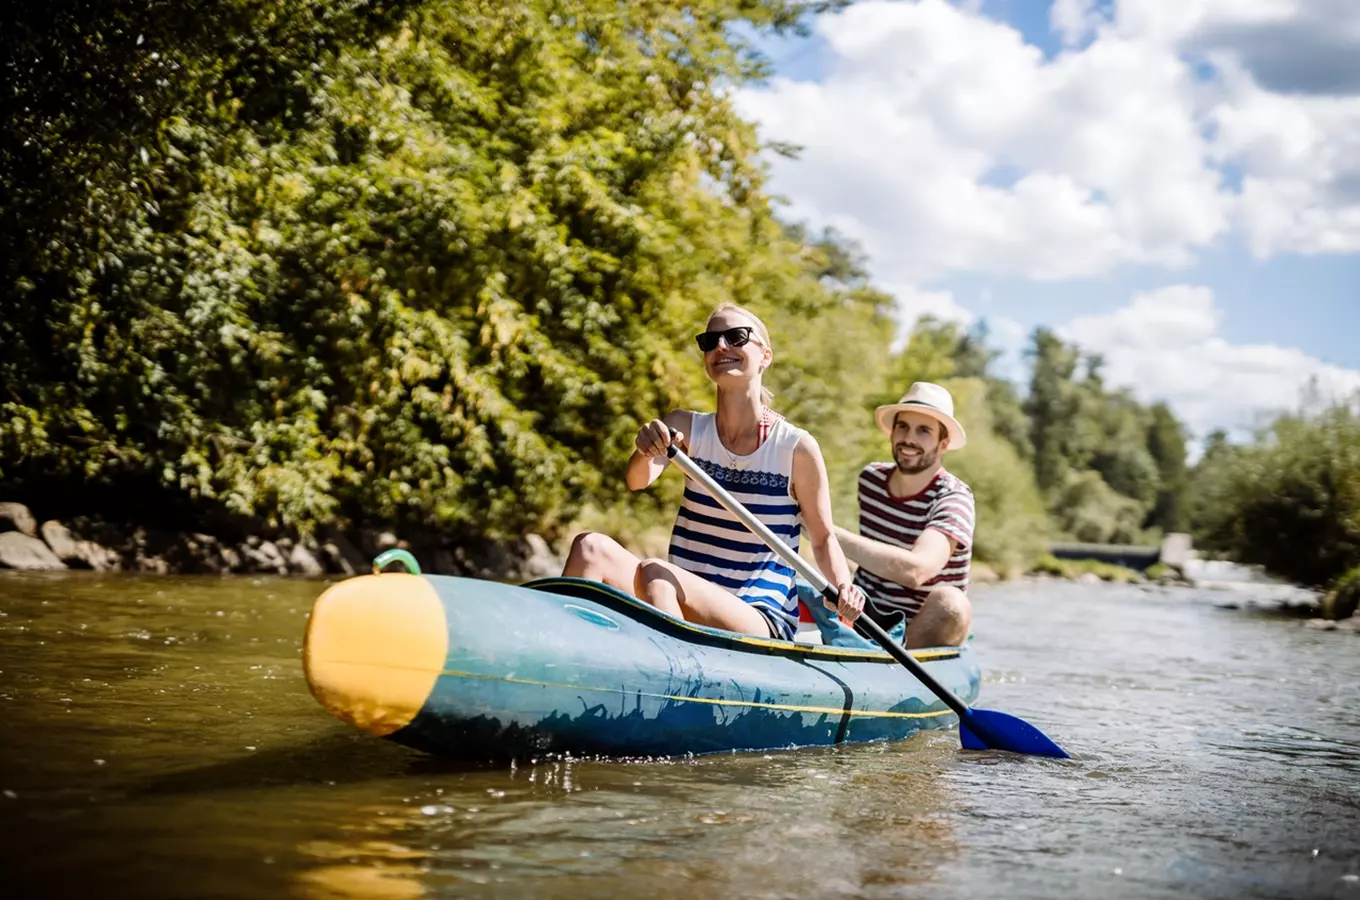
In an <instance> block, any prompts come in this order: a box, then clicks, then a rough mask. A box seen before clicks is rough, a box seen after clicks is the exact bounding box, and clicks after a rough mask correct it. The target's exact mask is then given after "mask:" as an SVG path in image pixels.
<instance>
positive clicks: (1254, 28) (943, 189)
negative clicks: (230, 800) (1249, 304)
mask: <svg viewBox="0 0 1360 900" xmlns="http://www.w3.org/2000/svg"><path fill="white" fill-rule="evenodd" d="M1050 18H1051V22H1052V25H1053V27H1054V29H1055V30H1056V31H1058V32H1060V33H1061V34H1062V35H1063V36H1064V38H1065V39H1066V40H1067V41H1069V42H1070V43H1071V44H1073V45H1077V44H1081V43H1083V42H1085V41H1087V40H1089V43H1086V44H1085V45H1084V46H1080V47H1079V48H1078V47H1076V46H1073V47H1072V48H1070V49H1068V50H1066V51H1064V52H1062V53H1060V54H1058V55H1057V56H1055V57H1053V58H1051V59H1045V58H1044V56H1043V54H1042V53H1041V52H1040V51H1039V50H1038V49H1037V48H1035V47H1033V46H1031V45H1028V44H1026V43H1025V42H1024V40H1023V39H1022V37H1021V35H1020V33H1019V32H1018V31H1017V30H1015V29H1014V28H1012V27H1010V26H1009V25H1007V24H1004V23H1001V22H996V21H993V20H991V19H988V18H986V17H984V16H982V15H980V14H977V13H975V12H970V11H969V9H968V8H966V7H965V8H961V7H959V6H956V5H950V4H949V3H946V2H944V0H919V2H915V3H896V2H893V3H889V2H878V0H870V2H863V3H859V4H856V5H855V6H853V7H851V8H850V9H848V10H847V11H845V12H844V13H842V14H839V15H831V16H824V17H822V18H821V19H819V20H818V23H817V28H818V30H819V31H820V32H821V35H822V37H823V38H824V40H825V42H826V50H825V53H826V54H827V60H826V65H825V67H824V68H825V69H826V71H827V73H828V74H827V75H826V77H825V79H824V80H823V81H821V82H819V83H811V82H795V81H791V80H788V79H775V80H773V81H772V82H771V83H770V84H769V85H767V86H765V87H763V88H760V89H754V90H744V91H741V92H739V93H738V95H737V100H738V103H739V104H740V106H741V108H742V110H743V111H744V112H745V113H746V114H748V115H749V116H751V117H753V118H755V119H756V120H757V121H758V122H759V123H760V124H761V128H762V133H763V135H764V137H766V138H768V139H778V140H782V141H790V142H792V143H795V144H799V145H801V146H802V147H804V151H803V154H802V157H801V159H798V160H795V161H789V160H785V159H782V158H779V159H776V160H773V161H772V169H773V179H772V184H773V187H774V189H775V190H777V191H778V192H780V193H781V194H784V195H785V196H787V197H788V198H789V200H790V201H791V205H792V209H791V212H792V213H793V214H794V215H795V216H798V217H802V218H806V219H809V220H811V221H812V222H814V223H816V224H835V225H837V227H838V228H840V229H841V230H842V231H844V232H846V233H847V234H850V235H852V236H853V237H855V238H856V239H858V240H859V241H860V242H861V244H862V245H863V246H864V248H865V250H866V251H867V253H868V255H869V259H870V261H871V264H872V267H873V271H874V273H875V275H876V277H878V278H879V279H880V280H883V281H889V282H911V283H922V282H929V281H931V280H933V279H937V278H940V277H942V276H944V275H947V274H950V273H956V272H985V273H989V274H995V275H1010V276H1020V277H1029V278H1038V279H1065V278H1073V277H1082V276H1091V275H1101V274H1107V273H1110V272H1112V271H1115V270H1116V269H1118V268H1119V267H1120V266H1124V265H1129V264H1135V265H1139V264H1142V265H1156V266H1164V267H1179V266H1184V265H1187V264H1189V263H1191V262H1193V261H1194V259H1195V258H1196V257H1197V255H1198V254H1199V253H1200V252H1201V251H1202V250H1204V249H1205V248H1207V247H1209V246H1211V245H1212V244H1214V243H1215V242H1216V241H1218V240H1220V239H1221V238H1223V237H1225V236H1227V235H1229V234H1232V233H1237V234H1239V235H1241V236H1242V237H1244V238H1245V240H1246V241H1247V242H1248V243H1249V245H1250V247H1251V248H1252V250H1253V252H1255V253H1256V254H1257V255H1258V256H1261V257H1268V256H1272V255H1276V254H1280V253H1288V252H1298V253H1337V252H1355V251H1357V250H1360V2H1357V0H1119V2H1118V3H1117V5H1115V6H1114V8H1113V9H1111V5H1110V4H1108V3H1098V2H1096V0H1055V2H1054V5H1053V7H1052V8H1051V11H1050ZM1206 67H1207V68H1206Z"/></svg>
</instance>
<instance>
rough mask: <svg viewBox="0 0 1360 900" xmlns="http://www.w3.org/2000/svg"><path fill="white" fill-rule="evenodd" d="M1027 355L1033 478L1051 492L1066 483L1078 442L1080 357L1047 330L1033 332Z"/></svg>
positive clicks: (1028, 411) (1026, 400)
mask: <svg viewBox="0 0 1360 900" xmlns="http://www.w3.org/2000/svg"><path fill="white" fill-rule="evenodd" d="M1026 355H1027V356H1028V358H1029V359H1030V362H1031V365H1032V366H1033V372H1032V374H1031V376H1030V384H1029V396H1028V397H1026V398H1025V404H1024V410H1025V413H1026V415H1028V416H1029V419H1030V443H1031V444H1032V445H1033V447H1034V477H1035V480H1036V481H1037V482H1038V484H1039V489H1040V490H1042V491H1044V492H1046V493H1051V492H1053V491H1055V490H1057V489H1059V488H1060V487H1062V486H1063V485H1064V484H1065V483H1066V481H1067V476H1068V472H1069V471H1070V470H1071V468H1072V462H1071V460H1070V458H1069V455H1070V453H1071V452H1072V449H1073V447H1074V446H1075V444H1076V440H1077V413H1078V410H1079V407H1080V398H1079V395H1078V393H1077V389H1076V387H1075V385H1074V384H1073V381H1072V379H1073V376H1074V375H1075V374H1076V371H1077V363H1078V361H1079V359H1080V357H1079V354H1078V352H1077V351H1076V350H1075V349H1073V348H1071V347H1068V346H1067V345H1066V344H1064V343H1063V341H1062V340H1061V339H1059V338H1058V336H1057V335H1055V334H1054V333H1053V332H1052V331H1050V330H1048V329H1046V328H1038V329H1035V331H1034V334H1033V336H1032V337H1031V347H1030V349H1029V350H1028V351H1027V353H1026Z"/></svg>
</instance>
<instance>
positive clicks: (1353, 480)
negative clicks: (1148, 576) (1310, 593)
mask: <svg viewBox="0 0 1360 900" xmlns="http://www.w3.org/2000/svg"><path fill="white" fill-rule="evenodd" d="M1191 502H1192V509H1193V515H1194V526H1195V534H1196V536H1197V538H1198V539H1199V540H1200V541H1202V542H1203V543H1204V544H1205V546H1207V547H1210V548H1213V549H1217V550H1219V551H1222V552H1224V553H1226V554H1228V555H1230V556H1232V557H1234V558H1236V559H1239V560H1242V561H1246V562H1252V563H1257V564H1260V565H1262V566H1263V567H1265V569H1266V570H1267V571H1270V572H1273V573H1274V574H1276V575H1279V576H1282V577H1284V578H1288V579H1291V580H1294V581H1297V582H1299V583H1302V584H1309V585H1319V586H1322V585H1327V584H1330V583H1332V582H1333V581H1334V580H1336V579H1338V578H1340V577H1341V576H1342V575H1343V574H1344V573H1345V572H1347V571H1348V570H1350V569H1353V568H1354V567H1356V566H1360V398H1357V399H1354V400H1351V401H1349V402H1341V403H1337V404H1335V405H1333V406H1331V407H1329V408H1325V409H1322V410H1320V411H1316V412H1312V413H1308V412H1301V413H1293V414H1289V415H1284V416H1281V417H1279V418H1278V419H1276V421H1275V422H1274V423H1273V424H1272V425H1271V426H1270V427H1269V428H1266V429H1264V430H1263V431H1262V432H1261V433H1260V434H1259V435H1258V436H1257V437H1256V440H1255V442H1254V443H1252V444H1250V445H1247V446H1234V445H1231V444H1228V443H1226V442H1225V441H1223V440H1222V439H1221V438H1220V439H1219V440H1218V441H1214V442H1211V445H1210V447H1209V449H1208V450H1207V451H1206V453H1205V455H1204V458H1203V459H1202V460H1201V461H1200V463H1199V465H1198V466H1197V467H1196V470H1195V477H1194V479H1193V496H1192V500H1191Z"/></svg>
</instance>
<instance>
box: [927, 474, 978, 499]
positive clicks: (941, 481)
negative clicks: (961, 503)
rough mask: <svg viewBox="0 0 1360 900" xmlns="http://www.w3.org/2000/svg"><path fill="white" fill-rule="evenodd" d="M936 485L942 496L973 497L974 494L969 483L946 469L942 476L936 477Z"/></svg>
mask: <svg viewBox="0 0 1360 900" xmlns="http://www.w3.org/2000/svg"><path fill="white" fill-rule="evenodd" d="M935 485H936V488H937V489H938V491H939V494H940V495H944V494H967V495H969V496H970V497H971V496H972V494H973V489H972V488H970V487H969V486H968V482H966V481H964V480H963V479H962V478H960V477H959V476H957V475H955V474H954V473H953V472H950V471H947V470H945V469H941V470H940V474H939V475H937V476H936V478H935Z"/></svg>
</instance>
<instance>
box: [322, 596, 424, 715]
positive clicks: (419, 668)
mask: <svg viewBox="0 0 1360 900" xmlns="http://www.w3.org/2000/svg"><path fill="white" fill-rule="evenodd" d="M380 581H381V583H379V582H380ZM448 652H449V628H448V623H447V621H446V620H445V618H444V605H443V603H441V602H440V600H439V594H438V593H437V592H436V591H435V588H434V585H432V584H430V582H429V581H427V580H425V579H424V578H423V577H421V576H419V575H398V574H388V575H382V576H377V575H365V576H361V577H359V578H350V579H348V580H346V581H342V582H340V583H339V584H336V585H333V586H332V587H331V588H329V589H328V590H327V591H326V592H325V593H324V594H322V595H321V596H320V597H319V598H317V601H316V605H315V606H313V608H312V615H311V619H310V620H309V621H308V622H307V638H306V642H305V643H304V644H303V650H302V666H303V669H304V670H305V671H306V673H307V684H308V686H309V687H310V688H311V690H312V696H314V697H316V699H317V702H318V703H320V704H321V705H322V706H323V707H325V708H326V709H327V710H328V711H329V712H330V713H331V714H332V715H334V716H336V717H337V718H339V719H342V720H344V721H346V722H349V723H350V724H352V725H354V726H356V727H358V728H361V729H363V730H364V731H367V732H369V733H370V734H376V735H388V734H391V733H392V732H394V731H397V730H398V729H401V728H404V727H406V726H407V725H408V724H410V722H411V720H412V719H414V718H415V717H416V713H418V712H420V709H421V707H423V706H424V705H425V700H426V698H427V697H429V696H430V691H431V690H433V689H434V685H435V682H436V681H437V680H438V679H439V674H440V671H441V670H442V669H443V668H444V665H445V664H446V662H447V660H448Z"/></svg>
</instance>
